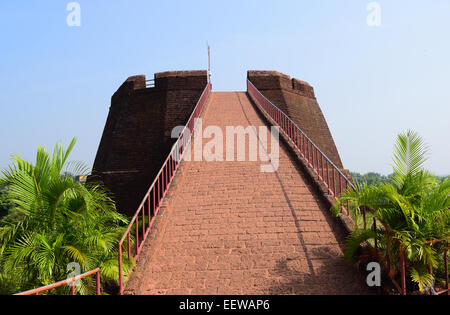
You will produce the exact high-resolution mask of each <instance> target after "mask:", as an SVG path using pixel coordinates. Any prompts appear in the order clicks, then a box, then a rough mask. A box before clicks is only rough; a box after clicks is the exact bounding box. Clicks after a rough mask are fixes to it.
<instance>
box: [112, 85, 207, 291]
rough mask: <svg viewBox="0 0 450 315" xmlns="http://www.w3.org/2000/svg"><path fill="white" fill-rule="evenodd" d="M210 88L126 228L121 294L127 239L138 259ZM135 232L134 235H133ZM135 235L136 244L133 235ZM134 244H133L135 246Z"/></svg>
mask: <svg viewBox="0 0 450 315" xmlns="http://www.w3.org/2000/svg"><path fill="white" fill-rule="evenodd" d="M210 92H211V83H208V85H207V86H206V88H205V90H204V91H203V94H202V96H201V97H200V100H199V101H198V103H197V105H196V107H195V109H194V111H193V113H192V115H191V116H190V118H189V120H188V122H187V124H186V126H185V128H184V131H183V132H182V133H181V135H180V137H179V138H178V140H177V141H176V142H175V144H174V145H173V147H172V151H171V152H170V154H169V156H168V157H167V159H166V161H165V162H164V164H163V166H162V168H161V170H160V171H159V173H158V175H157V176H156V178H155V180H154V182H153V184H152V185H151V186H150V189H149V190H148V192H147V194H146V195H145V197H144V199H143V201H142V203H141V205H140V206H139V208H138V210H137V212H136V214H135V215H134V217H133V219H132V220H131V222H130V225H129V226H128V229H127V231H126V232H125V234H124V236H123V237H122V239H121V241H120V243H119V292H120V294H121V295H122V294H123V292H124V288H125V279H124V276H123V250H124V244H125V241H126V245H127V246H126V247H125V250H126V251H127V258H128V259H130V260H133V262H134V263H135V262H136V261H137V260H138V258H139V255H140V254H141V251H142V248H143V246H144V242H145V240H146V239H147V237H148V235H149V233H150V232H151V228H152V225H153V223H154V221H155V219H156V216H157V214H158V212H159V210H160V206H161V204H162V201H163V200H164V197H165V196H166V194H167V191H168V190H169V187H170V184H171V183H172V181H173V179H174V177H175V174H176V172H177V170H178V168H179V166H180V163H181V160H182V158H183V156H184V153H185V152H186V148H187V147H188V146H189V145H190V142H191V135H192V133H193V131H194V129H195V124H196V118H198V117H200V115H201V113H202V111H203V108H204V106H205V104H206V102H207V100H208V97H209V95H210ZM133 234H134V235H133ZM133 236H134V246H133V244H132V243H133V240H132V238H133ZM132 247H133V248H132Z"/></svg>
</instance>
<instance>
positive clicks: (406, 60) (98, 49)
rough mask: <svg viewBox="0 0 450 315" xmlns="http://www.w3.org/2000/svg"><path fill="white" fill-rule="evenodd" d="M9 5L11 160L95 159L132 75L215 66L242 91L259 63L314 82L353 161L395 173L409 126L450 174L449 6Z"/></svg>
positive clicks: (2, 64)
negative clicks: (62, 147) (374, 11)
mask: <svg viewBox="0 0 450 315" xmlns="http://www.w3.org/2000/svg"><path fill="white" fill-rule="evenodd" d="M69 2H70V1H64V0H58V1H29V0H2V1H1V2H0V39H1V48H2V49H1V50H0V86H1V93H0V135H1V136H0V144H1V150H0V168H3V167H6V166H7V165H8V164H9V158H10V155H11V154H13V153H19V154H20V155H22V156H23V157H25V158H27V159H29V160H33V159H34V154H35V151H36V148H37V145H38V144H42V145H45V146H47V147H49V148H52V147H53V146H54V144H55V143H56V142H57V141H59V140H62V141H63V143H65V144H67V143H68V142H69V141H70V139H71V138H72V137H73V136H77V137H78V144H77V146H76V148H75V151H74V153H73V155H72V159H75V160H82V161H85V162H86V163H87V164H88V165H92V163H93V160H94V158H95V154H96V151H97V147H98V144H99V141H100V138H101V134H102V131H103V127H104V124H105V122H106V118H107V114H108V109H109V105H110V97H111V95H112V94H113V93H114V92H115V90H116V89H117V88H118V87H119V86H120V84H121V83H122V82H123V81H124V80H125V79H126V78H127V77H128V76H131V75H135V74H146V75H148V76H151V75H152V74H153V73H154V72H159V71H166V70H189V69H205V68H206V65H207V58H206V41H209V43H210V45H211V49H212V72H213V84H214V89H215V90H230V91H231V90H244V89H245V75H246V71H247V70H249V69H258V70H277V71H280V72H284V73H286V74H289V75H291V76H293V77H297V78H299V79H302V80H305V81H308V82H309V83H310V84H312V85H313V86H314V88H315V90H316V95H317V98H318V100H319V103H320V105H321V108H322V110H323V112H324V114H325V117H326V119H327V121H328V123H329V126H330V129H331V132H332V134H333V136H334V139H335V141H336V144H337V146H338V149H339V152H340V154H341V157H342V159H343V162H344V165H345V167H346V168H349V169H351V170H354V171H359V172H368V171H377V172H381V173H384V174H387V173H389V172H390V171H391V167H390V164H391V156H392V148H393V141H394V137H395V135H396V134H397V133H399V132H401V131H403V130H406V129H408V128H411V129H414V130H416V131H418V132H419V133H420V134H421V135H422V136H423V137H424V138H425V141H426V142H427V143H428V144H429V146H430V147H431V158H430V160H429V161H428V162H427V165H426V166H427V167H428V168H429V169H430V170H431V171H433V172H435V173H437V174H450V166H449V162H448V161H449V160H450V147H449V145H448V142H449V141H448V136H449V135H450V124H449V117H450V96H449V94H448V90H449V88H448V86H449V79H448V77H449V75H450V61H449V60H450V57H449V56H450V40H449V36H450V35H449V34H450V19H449V17H450V1H448V0H433V1H414V0H409V1H406V0H397V1H386V0H384V1H378V3H379V4H380V5H381V9H382V11H381V13H382V15H381V26H379V27H369V26H368V25H367V23H366V18H367V15H368V14H369V12H368V11H367V10H366V6H367V4H368V3H369V2H370V1H369V0H367V1H366V0H351V1H342V0H316V1H303V0H292V1H287V0H279V1H275V0H272V1H267V0H258V1H256V0H240V1H235V0H227V1H218V0H209V1H203V0H190V1H181V0H180V1H173V0H166V1H150V0H146V1H143V0H114V1H108V0H89V1H88V0H79V1H78V2H79V3H80V5H81V27H69V26H68V25H67V24H66V17H67V15H68V14H69V12H67V11H66V5H67V4H68V3H69Z"/></svg>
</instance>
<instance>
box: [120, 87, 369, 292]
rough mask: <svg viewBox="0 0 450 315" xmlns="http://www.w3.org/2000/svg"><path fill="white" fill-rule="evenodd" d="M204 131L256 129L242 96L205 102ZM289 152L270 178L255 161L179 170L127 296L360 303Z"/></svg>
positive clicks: (331, 225)
mask: <svg viewBox="0 0 450 315" xmlns="http://www.w3.org/2000/svg"><path fill="white" fill-rule="evenodd" d="M208 125H215V126H219V127H221V128H223V130H225V127H226V126H239V125H242V126H244V127H247V126H256V127H258V126H264V125H265V123H264V121H263V120H262V119H261V118H260V116H259V115H258V114H257V112H256V110H255V109H254V107H253V106H252V104H251V103H250V101H249V99H248V97H247V95H246V94H245V93H213V94H212V96H211V98H210V100H209V102H208V105H207V108H206V110H205V112H204V114H203V127H204V128H205V127H207V126H208ZM206 142H207V141H206V140H205V143H206ZM288 152H289V151H288V149H287V147H286V146H285V145H284V144H282V146H281V149H280V166H279V169H278V172H276V173H262V172H261V171H260V166H261V164H262V162H260V161H259V162H209V163H208V162H184V164H183V165H182V167H181V168H180V173H179V175H177V178H176V180H175V182H174V185H173V186H172V188H171V191H170V194H169V198H168V203H167V205H166V206H165V209H164V211H163V216H162V217H161V218H160V222H158V225H157V231H156V233H155V237H152V238H151V239H149V240H148V241H147V243H148V244H146V255H144V254H143V256H142V258H141V261H140V262H139V270H138V271H137V272H136V273H135V274H134V275H133V279H132V281H131V282H130V285H129V287H128V290H127V292H128V293H129V294H193V295H203V294H250V295H256V294H258V295H259V294H363V293H369V292H368V291H367V288H366V287H365V285H364V284H363V282H362V280H361V278H360V275H359V274H358V272H357V271H356V270H355V269H354V268H353V267H352V266H349V265H347V264H345V262H344V261H343V258H342V255H343V253H342V244H343V235H344V234H343V232H342V230H341V228H340V226H339V225H338V224H337V222H336V219H334V218H332V216H331V215H330V214H329V211H328V209H327V207H326V206H325V205H324V204H322V202H321V201H319V199H318V198H317V196H315V195H314V193H313V192H312V190H311V189H310V185H309V184H308V180H307V178H306V177H305V176H304V175H303V174H302V172H301V171H300V169H299V168H298V167H297V166H296V163H295V162H294V161H293V158H292V157H291V156H290V155H289V153H288ZM264 164H266V163H264Z"/></svg>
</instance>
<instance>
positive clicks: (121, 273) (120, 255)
mask: <svg viewBox="0 0 450 315" xmlns="http://www.w3.org/2000/svg"><path fill="white" fill-rule="evenodd" d="M128 244H130V243H128ZM122 293H123V270H122V244H119V294H120V295H122Z"/></svg>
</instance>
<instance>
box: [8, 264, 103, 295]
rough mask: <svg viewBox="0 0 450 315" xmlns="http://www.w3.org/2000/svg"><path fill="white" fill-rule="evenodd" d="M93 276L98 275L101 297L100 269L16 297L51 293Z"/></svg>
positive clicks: (98, 292)
mask: <svg viewBox="0 0 450 315" xmlns="http://www.w3.org/2000/svg"><path fill="white" fill-rule="evenodd" d="M93 274H97V288H96V289H97V295H100V268H97V269H94V270H91V271H88V272H86V273H84V274H82V275H79V276H76V277H73V278H69V279H66V280H63V281H59V282H56V283H53V284H50V285H47V286H45V287H41V288H37V289H33V290H29V291H25V292H22V293H18V294H15V295H38V294H39V293H42V292H46V291H50V290H53V289H56V288H59V287H62V286H64V285H69V284H72V285H74V284H75V282H77V281H79V280H81V279H84V278H87V277H89V276H91V275H93ZM74 293H75V291H74V290H73V289H72V294H74Z"/></svg>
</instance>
